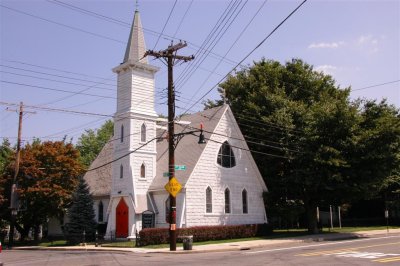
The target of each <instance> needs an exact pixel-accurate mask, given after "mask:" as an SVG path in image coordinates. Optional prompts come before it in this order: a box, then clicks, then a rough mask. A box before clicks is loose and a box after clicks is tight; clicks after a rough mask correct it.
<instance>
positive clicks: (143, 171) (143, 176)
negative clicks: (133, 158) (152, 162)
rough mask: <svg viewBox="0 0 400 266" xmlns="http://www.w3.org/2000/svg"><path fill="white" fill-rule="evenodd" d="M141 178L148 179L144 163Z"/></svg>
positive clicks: (141, 168) (141, 167)
mask: <svg viewBox="0 0 400 266" xmlns="http://www.w3.org/2000/svg"><path fill="white" fill-rule="evenodd" d="M140 177H142V178H145V177H146V166H145V165H144V163H142V166H140Z"/></svg>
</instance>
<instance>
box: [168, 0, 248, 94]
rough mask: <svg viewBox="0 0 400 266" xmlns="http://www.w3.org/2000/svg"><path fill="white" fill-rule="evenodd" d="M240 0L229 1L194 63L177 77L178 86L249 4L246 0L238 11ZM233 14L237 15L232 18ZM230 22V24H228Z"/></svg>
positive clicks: (185, 79) (181, 84) (186, 78)
mask: <svg viewBox="0 0 400 266" xmlns="http://www.w3.org/2000/svg"><path fill="white" fill-rule="evenodd" d="M240 2H241V1H238V0H236V1H235V2H233V3H232V2H230V3H229V5H228V7H227V8H226V9H225V11H224V13H223V14H222V15H221V16H220V18H219V19H218V21H217V23H216V24H215V25H214V27H213V29H212V30H211V32H210V33H209V34H208V36H207V37H206V39H205V40H204V41H203V44H202V46H201V47H200V49H199V50H198V51H197V52H196V54H195V57H196V58H197V60H196V61H193V63H192V64H189V65H188V67H186V68H185V69H184V70H183V72H182V73H181V74H180V75H179V77H178V78H177V80H176V87H181V86H183V85H184V84H185V83H186V81H187V80H188V79H189V78H190V77H191V76H192V74H193V72H194V71H196V70H197V66H200V65H201V64H202V63H203V62H204V60H205V58H207V56H208V55H209V53H210V51H212V50H213V49H214V47H215V46H216V45H217V43H218V42H219V41H220V40H221V38H222V37H223V36H224V34H225V33H226V32H227V30H228V28H229V27H230V26H231V25H232V23H233V21H234V20H235V19H236V17H237V16H238V15H239V13H240V12H241V11H242V10H243V8H244V6H245V5H246V4H247V1H246V2H245V3H244V4H243V5H242V7H241V8H240V9H239V11H238V12H237V13H236V11H237V9H238V8H239V6H240ZM231 3H232V5H231ZM233 15H235V17H234V18H233V19H232V20H231V18H232V16H233ZM228 23H229V25H228V26H227V24H228ZM221 26H222V27H221ZM221 32H222V33H221ZM211 46H212V47H211ZM210 47H211V48H210Z"/></svg>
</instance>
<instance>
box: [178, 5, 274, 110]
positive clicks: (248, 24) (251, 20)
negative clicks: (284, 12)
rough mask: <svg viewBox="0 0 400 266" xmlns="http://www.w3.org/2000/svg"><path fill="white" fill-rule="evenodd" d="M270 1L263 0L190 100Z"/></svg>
mask: <svg viewBox="0 0 400 266" xmlns="http://www.w3.org/2000/svg"><path fill="white" fill-rule="evenodd" d="M267 2H268V0H265V1H264V2H262V4H261V5H260V7H259V8H258V10H257V11H256V13H255V14H254V15H253V17H252V18H251V19H250V21H249V22H248V23H247V25H246V26H245V27H244V28H243V29H242V31H241V32H240V33H239V35H238V36H237V38H236V39H235V41H233V43H232V45H231V46H230V47H229V49H228V50H227V51H226V53H225V54H224V55H223V57H222V58H221V59H220V60H219V62H218V64H217V65H216V66H215V67H214V69H213V70H212V71H211V72H210V73H209V75H208V76H207V77H206V78H205V79H204V81H203V83H202V84H201V85H200V86H199V88H198V89H197V90H196V91H195V93H194V94H192V97H191V98H190V101H192V100H193V98H194V97H196V95H197V93H199V92H200V90H201V89H202V88H203V86H204V84H205V83H206V82H207V81H208V80H209V79H210V77H211V75H212V74H214V73H215V71H216V70H217V68H218V67H219V66H220V65H221V63H222V61H223V59H224V58H226V56H227V55H228V53H229V52H230V51H231V50H232V48H233V47H234V46H235V45H236V44H237V43H238V41H239V40H240V38H241V37H242V35H243V34H244V32H245V31H246V30H247V28H248V27H249V26H250V24H251V23H252V22H253V20H254V19H255V18H256V16H257V15H258V13H260V11H261V9H262V8H263V7H264V5H265V4H266V3H267ZM186 107H187V106H185V107H184V108H186Z"/></svg>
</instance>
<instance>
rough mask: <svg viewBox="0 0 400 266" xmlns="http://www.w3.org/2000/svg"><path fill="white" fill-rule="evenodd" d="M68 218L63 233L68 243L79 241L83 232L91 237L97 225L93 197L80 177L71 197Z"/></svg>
mask: <svg viewBox="0 0 400 266" xmlns="http://www.w3.org/2000/svg"><path fill="white" fill-rule="evenodd" d="M68 220H69V222H68V223H67V224H66V225H65V234H66V237H67V239H68V241H69V242H70V243H79V242H80V241H81V240H82V238H83V234H84V233H85V236H86V237H87V238H88V239H91V238H93V236H94V234H95V231H96V225H97V223H96V221H95V213H94V209H93V199H92V196H91V195H90V191H89V187H88V185H87V183H86V182H85V180H84V179H83V178H82V177H81V178H79V185H78V187H77V188H76V190H75V192H74V194H73V197H72V205H71V207H70V208H69V210H68Z"/></svg>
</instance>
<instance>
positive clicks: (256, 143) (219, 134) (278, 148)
mask: <svg viewBox="0 0 400 266" xmlns="http://www.w3.org/2000/svg"><path fill="white" fill-rule="evenodd" d="M189 128H191V129H198V128H195V127H189ZM203 131H204V132H207V133H209V134H214V135H218V136H222V137H226V138H229V139H234V140H239V141H243V142H246V143H252V144H254V145H257V146H264V147H268V148H272V149H277V150H281V151H291V152H296V153H302V152H300V151H297V150H292V149H289V148H282V147H277V146H273V145H268V144H264V143H259V142H255V141H249V140H245V139H242V138H236V137H232V136H228V135H225V134H221V133H217V132H211V131H207V130H205V129H203Z"/></svg>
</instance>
